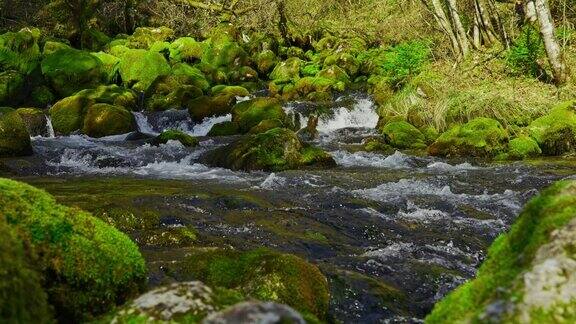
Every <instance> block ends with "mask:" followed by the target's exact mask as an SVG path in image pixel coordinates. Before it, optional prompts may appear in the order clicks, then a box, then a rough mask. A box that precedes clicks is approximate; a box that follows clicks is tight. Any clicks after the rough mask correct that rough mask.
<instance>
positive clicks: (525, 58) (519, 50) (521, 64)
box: [506, 26, 544, 77]
mask: <svg viewBox="0 0 576 324" xmlns="http://www.w3.org/2000/svg"><path fill="white" fill-rule="evenodd" d="M542 56H544V43H543V42H542V38H541V37H540V33H538V31H537V30H536V29H534V27H531V26H527V27H526V28H524V29H523V30H522V33H521V34H520V36H519V37H518V38H517V39H516V40H515V41H514V44H513V45H512V46H511V47H510V50H508V52H507V53H506V64H507V65H508V67H510V69H511V70H512V72H513V73H514V74H523V75H530V76H533V77H542V76H543V73H544V71H543V69H542V67H541V66H540V64H539V63H538V60H539V59H540V58H541V57H542Z"/></svg>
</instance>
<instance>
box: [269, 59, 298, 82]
mask: <svg viewBox="0 0 576 324" xmlns="http://www.w3.org/2000/svg"><path fill="white" fill-rule="evenodd" d="M301 64H302V60H301V59H299V58H297V57H292V58H289V59H287V60H286V61H284V62H280V63H278V64H277V65H276V67H275V68H274V70H273V71H272V73H270V80H273V81H274V82H275V83H277V84H282V83H288V82H291V81H296V80H298V79H299V78H300V65H301Z"/></svg>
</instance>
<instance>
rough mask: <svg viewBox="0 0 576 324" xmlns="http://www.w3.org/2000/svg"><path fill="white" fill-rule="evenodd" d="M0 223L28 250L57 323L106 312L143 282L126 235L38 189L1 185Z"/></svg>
mask: <svg viewBox="0 0 576 324" xmlns="http://www.w3.org/2000/svg"><path fill="white" fill-rule="evenodd" d="M0 218H2V221H4V222H6V223H7V224H8V226H9V227H11V228H12V229H13V231H14V232H15V233H17V234H18V237H19V238H20V239H21V240H22V241H23V242H24V246H26V247H27V249H28V253H27V257H28V258H29V263H28V264H30V265H31V266H32V267H33V268H34V269H35V270H36V271H38V272H39V273H40V274H41V276H42V279H43V280H42V283H43V286H44V291H45V292H46V293H47V295H48V301H49V303H50V304H51V305H52V306H53V307H54V309H55V313H56V314H57V315H58V318H59V320H61V321H64V322H78V321H82V320H86V319H87V318H88V317H89V316H90V314H94V315H96V314H101V313H103V312H106V311H108V310H109V309H110V308H111V307H113V306H114V305H116V304H117V303H122V302H123V301H125V300H126V298H127V297H129V296H131V295H133V294H134V293H137V292H138V291H140V290H141V288H142V285H143V283H144V281H145V280H146V267H145V265H144V259H143V258H142V256H141V254H140V252H139V251H138V247H137V246H136V245H135V244H134V243H133V242H132V241H130V239H129V238H128V237H127V236H126V235H124V234H122V233H120V232H119V231H117V230H116V229H114V228H113V227H111V226H109V225H106V224H105V223H104V222H102V221H101V220H99V219H97V218H95V217H93V216H92V215H90V214H89V213H86V212H83V211H81V210H78V209H74V208H68V207H65V206H62V205H59V204H57V203H56V201H55V200H54V198H52V196H50V195H48V194H47V193H46V192H44V191H42V190H38V189H36V188H33V187H31V186H29V185H27V184H23V183H19V182H16V181H12V180H7V179H2V180H0ZM31 289H33V287H31Z"/></svg>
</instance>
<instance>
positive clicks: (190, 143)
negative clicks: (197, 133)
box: [152, 129, 198, 147]
mask: <svg viewBox="0 0 576 324" xmlns="http://www.w3.org/2000/svg"><path fill="white" fill-rule="evenodd" d="M168 141H178V142H180V143H181V144H182V145H184V146H185V147H194V146H197V145H198V139H196V138H194V137H193V136H190V135H188V134H186V133H184V132H181V131H179V130H175V129H170V130H166V131H163V132H162V134H160V135H158V136H157V137H156V138H154V140H153V141H152V143H153V144H154V145H160V144H166V143H168Z"/></svg>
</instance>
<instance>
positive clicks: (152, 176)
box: [0, 94, 576, 322]
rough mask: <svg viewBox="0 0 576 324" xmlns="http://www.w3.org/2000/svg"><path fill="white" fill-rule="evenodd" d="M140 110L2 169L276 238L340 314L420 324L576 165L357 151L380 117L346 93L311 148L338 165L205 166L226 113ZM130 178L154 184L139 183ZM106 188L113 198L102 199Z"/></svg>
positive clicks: (37, 141)
mask: <svg viewBox="0 0 576 324" xmlns="http://www.w3.org/2000/svg"><path fill="white" fill-rule="evenodd" d="M284 109H285V110H286V112H287V113H289V114H291V115H292V116H293V117H294V118H295V120H297V121H298V122H299V123H300V125H302V126H305V125H306V122H307V118H308V117H307V115H308V114H309V112H310V111H311V110H312V109H310V104H308V103H305V102H292V103H288V104H286V105H285V107H284ZM135 117H136V120H137V123H138V130H139V132H138V134H125V135H119V136H112V137H106V138H101V139H93V138H89V137H86V136H84V135H71V136H67V137H55V136H54V135H53V134H54V132H53V131H51V132H50V131H49V132H48V133H49V134H50V136H49V137H34V138H33V139H32V144H33V149H34V153H35V154H34V156H32V157H27V158H17V159H4V160H2V161H1V163H0V165H1V166H2V167H1V168H0V173H2V174H6V175H9V176H10V177H12V178H18V179H19V180H22V181H25V182H29V183H31V184H33V185H35V186H38V187H40V188H43V189H46V190H47V191H49V192H50V193H52V194H53V195H54V196H55V197H56V198H57V199H58V200H60V201H62V202H63V203H66V204H72V205H78V206H79V207H82V208H87V209H90V208H89V205H88V204H87V201H90V202H91V204H93V205H95V206H96V207H94V208H95V209H96V210H90V211H92V212H94V213H96V214H98V213H99V211H100V210H98V208H104V207H106V206H108V205H110V206H115V204H120V202H121V203H122V204H125V203H127V204H131V205H130V208H131V209H132V210H134V215H138V211H139V208H144V207H146V208H152V209H154V210H155V211H157V212H158V213H159V215H160V220H161V222H160V224H161V228H160V229H159V230H162V228H167V229H168V228H174V227H179V226H191V227H193V228H194V229H195V230H196V231H197V233H198V241H199V243H200V244H199V245H202V246H233V247H235V248H237V249H240V250H246V249H250V248H254V247H258V246H267V247H270V248H272V249H275V250H279V251H283V252H289V253H294V254H297V255H300V256H303V257H305V258H307V259H308V260H310V261H312V262H313V263H315V264H317V265H318V266H319V267H320V268H321V270H322V271H323V272H324V273H325V274H326V276H327V277H328V278H329V280H330V287H331V290H332V292H331V294H332V300H331V306H330V316H332V317H333V318H334V319H336V320H339V321H342V322H375V321H384V320H390V321H399V322H414V321H415V322H418V321H420V320H421V319H422V318H423V317H424V316H425V315H426V314H427V313H428V312H429V311H430V309H431V308H432V306H433V304H434V303H435V302H437V301H438V300H440V299H441V298H442V297H443V296H444V295H445V294H446V293H448V292H449V291H450V290H452V289H454V288H455V287H456V286H458V285H459V284H460V283H462V282H464V281H465V280H467V279H469V278H472V277H473V276H474V275H475V273H476V269H477V267H478V266H479V265H480V263H481V262H482V260H483V259H484V257H485V254H486V248H487V247H488V246H489V245H490V243H491V242H492V241H493V240H494V239H495V238H496V237H497V236H498V235H499V234H501V233H503V232H504V231H506V229H507V228H508V227H509V226H510V225H511V223H512V222H513V221H514V219H515V217H516V216H517V215H518V213H519V211H520V210H521V208H522V206H523V205H524V203H525V202H526V201H527V200H528V199H530V198H531V197H533V196H534V195H535V194H536V193H537V192H538V191H539V190H540V189H541V188H543V187H545V186H547V185H549V184H550V183H552V182H554V181H556V180H559V179H563V178H570V177H572V178H573V177H574V174H575V173H576V172H575V171H574V168H573V166H574V164H573V162H566V161H564V162H559V161H555V160H541V161H534V162H531V163H530V164H527V163H520V162H516V163H507V164H489V163H486V162H484V161H477V160H467V161H466V160H443V159H438V158H431V157H423V156H414V155H410V154H408V153H402V152H399V151H396V152H394V153H392V154H389V155H383V154H378V153H371V152H365V151H360V150H359V149H358V147H360V142H361V140H362V139H363V138H366V137H368V136H372V135H375V134H376V130H375V126H376V123H377V121H378V114H377V113H376V111H375V105H374V103H373V102H372V100H371V99H370V97H368V96H366V95H362V94H348V95H346V96H343V97H341V98H339V99H338V100H336V102H335V107H333V109H331V110H330V111H329V112H328V113H326V114H325V115H322V116H320V118H319V123H318V128H317V129H318V131H319V132H320V137H319V139H317V140H316V141H315V143H314V144H316V145H319V146H321V147H322V148H324V149H326V150H327V151H328V152H330V154H331V155H332V156H333V158H334V159H335V160H336V162H337V165H338V166H337V167H336V168H334V169H330V170H293V171H284V172H278V173H265V172H251V173H247V172H237V171H231V170H228V169H222V168H212V167H208V166H206V165H204V164H202V163H200V162H199V160H200V157H201V156H202V155H203V154H204V153H206V152H208V151H210V150H213V149H215V148H217V147H219V146H222V145H224V144H227V143H229V142H231V141H232V140H233V139H234V137H207V136H206V135H207V134H208V131H209V130H210V128H211V127H212V126H213V125H215V124H217V123H220V122H224V121H229V120H230V119H231V116H230V115H226V116H219V117H213V118H208V119H206V120H204V121H203V122H202V123H198V124H194V123H192V122H191V121H190V119H189V117H188V113H187V111H185V110H184V111H166V112H156V113H144V112H137V113H135ZM49 129H51V128H49ZM166 129H179V130H181V131H183V132H186V133H188V134H190V135H193V136H196V137H198V138H199V140H200V145H199V146H197V147H195V148H185V147H183V146H182V145H181V144H180V143H179V142H172V141H170V142H168V143H167V144H163V145H159V146H153V145H151V144H148V143H147V142H146V138H149V137H151V136H154V135H157V134H159V133H160V132H162V131H163V130H166ZM64 179H65V180H66V181H64ZM135 186H145V190H142V191H139V192H137V193H134V192H133V191H131V190H132V188H133V187H135ZM93 197H96V198H93ZM127 197H128V198H127ZM104 198H105V199H107V200H108V202H107V203H102V204H98V203H95V201H94V200H96V199H104ZM91 199H92V200H91ZM124 207H125V206H124ZM143 235H144V234H143V233H142V232H141V231H140V232H139V231H138V230H136V231H134V232H132V233H131V236H132V237H134V238H135V240H136V242H138V243H139V245H140V246H141V249H142V252H143V254H144V255H145V257H146V258H147V261H148V266H149V271H150V284H151V285H152V286H157V285H160V284H163V283H166V282H173V281H178V276H177V274H173V273H171V272H170V271H169V270H167V269H169V265H170V264H171V263H173V262H177V261H178V260H179V259H181V258H182V257H183V256H184V255H185V254H186V252H187V248H186V247H181V246H178V247H174V246H170V245H164V246H162V245H155V244H140V243H142V242H144V241H145V239H144V238H143V237H144V236H143Z"/></svg>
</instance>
